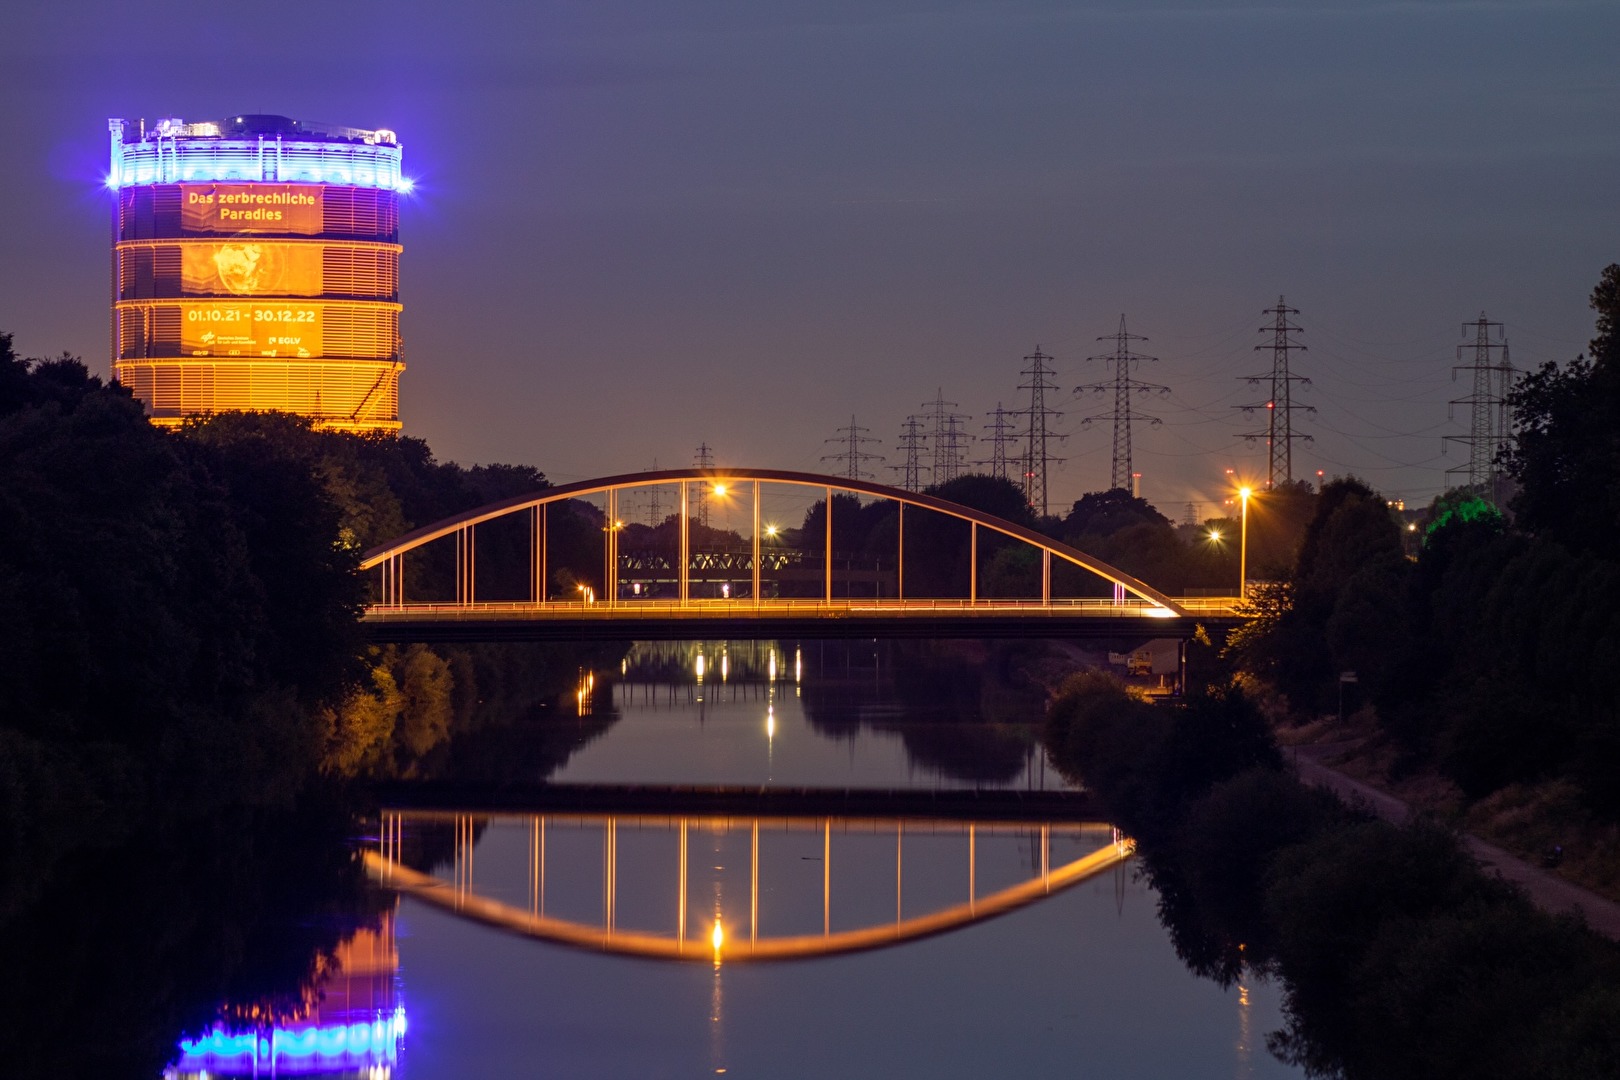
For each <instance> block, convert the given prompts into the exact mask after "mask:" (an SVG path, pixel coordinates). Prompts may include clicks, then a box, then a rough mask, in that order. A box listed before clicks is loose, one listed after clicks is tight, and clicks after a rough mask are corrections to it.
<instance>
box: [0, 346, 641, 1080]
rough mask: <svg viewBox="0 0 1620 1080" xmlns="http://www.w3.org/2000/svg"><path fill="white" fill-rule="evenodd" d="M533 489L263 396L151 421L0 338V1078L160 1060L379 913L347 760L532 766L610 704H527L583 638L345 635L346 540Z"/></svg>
mask: <svg viewBox="0 0 1620 1080" xmlns="http://www.w3.org/2000/svg"><path fill="white" fill-rule="evenodd" d="M544 484H545V478H544V477H543V476H542V475H541V474H539V473H538V472H536V471H535V470H532V469H527V468H520V467H512V466H490V467H483V468H473V469H462V468H460V467H458V466H455V465H452V464H441V463H438V462H436V461H434V459H433V457H432V454H431V453H430V452H429V450H428V448H427V446H426V445H425V444H424V443H422V442H420V441H419V440H412V439H403V438H382V437H367V436H357V435H343V434H337V433H331V432H321V431H315V430H312V429H311V428H310V426H309V425H308V424H306V423H304V422H302V421H300V420H297V419H295V418H289V417H283V416H262V415H260V416H243V415H236V416H222V417H215V418H210V419H207V420H204V421H199V422H196V423H192V424H189V425H187V426H185V427H183V428H181V429H179V430H173V431H165V430H161V429H158V428H156V427H153V426H152V425H151V424H149V423H148V422H147V420H146V418H145V416H144V414H143V411H142V409H141V406H140V405H139V403H137V402H135V401H134V400H133V399H132V398H131V397H130V395H129V394H128V393H127V391H125V390H124V389H122V388H120V387H117V386H106V385H103V384H102V383H101V381H100V380H99V379H96V378H93V377H91V376H90V375H89V373H88V371H87V370H86V368H85V367H84V365H83V364H82V363H80V362H79V361H77V360H76V359H74V358H72V357H67V356H64V357H61V358H57V359H51V360H38V359H23V358H20V357H18V356H17V355H16V354H15V352H14V351H13V349H12V343H11V338H10V336H9V335H0V955H4V956H5V957H6V960H7V964H8V972H7V973H8V979H7V981H6V985H7V987H8V990H7V991H6V993H5V996H4V1000H3V1001H0V1010H3V1011H4V1012H5V1014H6V1016H7V1018H8V1019H7V1022H6V1023H5V1024H4V1025H0V1074H3V1075H6V1076H35V1075H58V1076H78V1075H96V1076H108V1075H128V1076H137V1075H156V1073H158V1072H159V1071H161V1069H162V1067H163V1065H164V1064H166V1063H167V1061H168V1060H170V1059H171V1058H172V1055H173V1054H174V1052H175V1048H176V1042H177V1040H178V1039H180V1038H181V1037H182V1036H185V1035H190V1034H198V1033H200V1032H201V1031H202V1030H203V1029H204V1028H206V1026H207V1025H208V1024H210V1023H211V1022H213V1021H214V1020H215V1019H216V1018H218V1017H219V1016H220V1015H222V1010H233V1011H234V1014H236V1015H242V1014H245V1013H254V1014H255V1015H261V1016H262V1015H272V1016H273V1015H279V1014H280V1013H283V1012H284V1013H286V1014H287V1015H294V1014H296V1013H297V1011H298V1010H299V1009H300V1008H303V1007H305V1006H307V1002H308V995H309V994H310V993H311V992H312V985H313V984H312V980H314V978H315V977H316V974H317V973H318V972H319V971H321V970H324V968H325V967H326V966H328V965H329V964H330V961H331V957H332V954H333V950H334V948H335V946H336V944H337V943H338V942H339V941H341V940H342V939H343V938H344V937H346V936H347V935H349V934H350V933H352V932H353V931H354V930H356V929H358V928H361V927H364V926H367V925H370V924H371V923H372V922H373V921H374V920H375V918H376V915H377V911H378V908H377V903H378V901H377V899H376V897H375V896H374V895H373V894H372V892H371V891H370V890H369V889H368V888H367V887H366V884H365V882H364V880H363V875H362V874H361V873H360V872H359V868H358V864H357V863H356V861H355V860H354V858H353V856H354V850H353V847H352V841H353V839H354V838H355V837H356V836H357V835H358V834H359V832H360V823H361V821H362V820H363V819H362V817H361V816H360V815H361V813H362V812H363V809H364V805H363V802H362V801H361V800H360V798H359V797H360V796H361V795H362V794H363V789H362V788H359V787H356V786H355V784H354V781H355V780H357V779H362V780H367V779H371V778H375V777H391V776H402V775H421V774H434V773H440V772H448V771H453V770H464V771H465V772H467V773H468V774H470V775H477V776H482V777H488V778H493V779H501V778H505V777H517V776H518V774H523V776H522V778H524V779H538V778H540V777H543V776H545V775H547V774H548V773H549V772H551V771H552V770H553V769H554V768H555V767H556V766H557V765H558V764H559V763H560V762H562V761H564V760H566V758H567V756H568V755H569V754H570V753H571V752H572V751H573V750H574V749H575V748H577V747H578V746H579V745H580V744H581V743H582V742H583V741H584V740H586V739H588V738H590V737H592V736H593V735H594V734H595V733H596V732H597V731H599V730H600V729H601V727H602V726H604V725H605V724H606V723H608V722H611V717H610V716H605V715H604V716H599V717H583V718H581V717H575V716H574V715H573V714H572V712H570V713H569V715H568V716H567V717H566V718H560V717H558V716H557V715H556V714H557V713H558V712H559V710H556V709H553V708H551V707H550V706H551V705H552V704H553V702H554V700H555V698H556V696H557V695H558V693H559V692H560V691H562V690H563V689H565V688H566V687H567V686H569V685H571V684H572V682H573V681H574V679H575V678H576V676H577V672H578V670H579V668H580V666H582V665H588V664H590V663H592V662H593V661H595V660H596V659H597V658H596V657H594V655H593V654H591V653H589V652H587V651H584V650H581V651H579V652H577V653H569V652H568V651H566V650H539V649H528V650H526V649H521V648H516V647H510V648H505V649H502V648H497V647H493V646H490V647H475V648H461V649H438V650H430V649H426V648H423V647H420V646H413V647H405V648H387V649H374V648H371V647H369V646H367V645H366V643H365V641H364V639H363V637H362V635H361V631H360V626H359V623H358V616H359V614H360V609H361V605H362V604H363V602H364V601H365V598H366V592H365V584H364V582H363V581H362V579H361V578H360V577H359V575H357V574H356V572H355V570H356V566H357V563H358V558H359V553H360V551H361V550H363V549H364V548H365V547H366V546H367V545H369V544H372V543H375V542H376V541H377V540H380V539H382V538H385V537H387V536H390V535H395V534H397V533H399V532H403V531H405V530H407V529H409V528H411V527H413V526H416V525H421V524H426V523H428V522H431V521H433V520H435V519H437V518H440V517H443V516H446V515H448V514H452V513H455V512H457V511H459V510H463V509H467V508H469V507H472V506H477V505H480V504H481V503H484V502H486V501H489V500H490V499H494V498H500V497H504V496H507V495H510V494H514V493H516V492H518V491H528V490H533V489H534V488H536V487H540V486H543V485H544ZM592 532H593V534H594V536H595V537H596V538H597V539H596V544H597V550H598V551H599V550H600V539H599V537H600V534H599V532H595V530H594V529H593V530H592ZM432 573H433V567H432V566H431V565H427V566H426V567H424V568H423V569H422V570H421V574H422V576H423V579H424V584H426V585H431V583H432V580H431V575H432Z"/></svg>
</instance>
